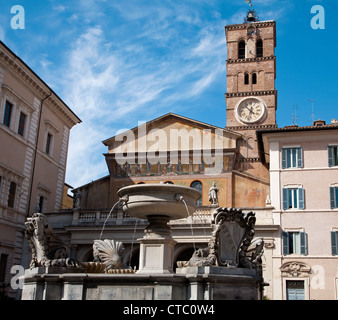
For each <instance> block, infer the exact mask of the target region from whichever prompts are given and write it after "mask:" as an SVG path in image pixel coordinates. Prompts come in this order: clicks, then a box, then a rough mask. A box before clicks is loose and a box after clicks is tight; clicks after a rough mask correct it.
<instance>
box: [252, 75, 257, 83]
mask: <svg viewBox="0 0 338 320" xmlns="http://www.w3.org/2000/svg"><path fill="white" fill-rule="evenodd" d="M252 84H257V73H256V72H255V73H253V74H252Z"/></svg>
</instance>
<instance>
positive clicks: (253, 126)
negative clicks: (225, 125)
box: [229, 124, 278, 131]
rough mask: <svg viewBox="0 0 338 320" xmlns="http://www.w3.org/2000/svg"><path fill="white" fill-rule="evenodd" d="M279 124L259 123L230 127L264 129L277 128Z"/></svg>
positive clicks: (236, 128)
mask: <svg viewBox="0 0 338 320" xmlns="http://www.w3.org/2000/svg"><path fill="white" fill-rule="evenodd" d="M277 127H278V126H277V124H265V125H264V124H263V125H262V124H257V125H251V126H236V127H232V126H231V127H229V128H230V129H231V130H234V131H236V130H256V131H257V130H264V129H276V128H277Z"/></svg>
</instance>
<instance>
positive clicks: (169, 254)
mask: <svg viewBox="0 0 338 320" xmlns="http://www.w3.org/2000/svg"><path fill="white" fill-rule="evenodd" d="M118 195H119V197H120V199H121V201H122V203H123V211H124V212H126V213H128V214H129V215H130V216H132V217H136V218H139V219H147V220H148V221H149V225H148V226H147V227H146V229H145V230H144V231H145V235H144V237H143V238H141V239H138V241H139V242H140V263H139V270H138V272H137V273H138V274H147V273H148V274H154V273H156V274H158V273H161V274H166V273H173V253H174V246H175V244H176V241H175V240H174V239H173V238H172V236H171V228H170V225H169V221H170V220H176V219H183V218H187V217H188V215H192V214H193V213H194V211H195V203H196V201H197V200H198V199H199V198H200V197H201V194H200V192H198V191H196V190H194V189H192V188H186V187H182V186H176V185H168V184H142V185H134V186H129V187H125V188H122V189H120V190H119V191H118Z"/></svg>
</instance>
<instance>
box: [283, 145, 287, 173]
mask: <svg viewBox="0 0 338 320" xmlns="http://www.w3.org/2000/svg"><path fill="white" fill-rule="evenodd" d="M285 168H287V161H286V149H282V169H285Z"/></svg>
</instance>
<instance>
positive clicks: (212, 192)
mask: <svg viewBox="0 0 338 320" xmlns="http://www.w3.org/2000/svg"><path fill="white" fill-rule="evenodd" d="M218 192H219V189H218V188H217V187H216V183H215V182H213V183H212V186H211V187H210V189H209V201H210V203H211V205H212V206H218Z"/></svg>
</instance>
